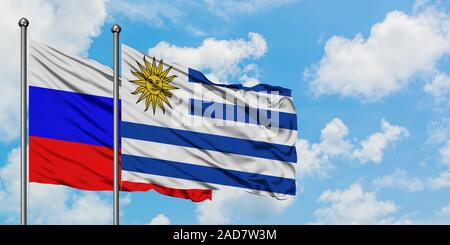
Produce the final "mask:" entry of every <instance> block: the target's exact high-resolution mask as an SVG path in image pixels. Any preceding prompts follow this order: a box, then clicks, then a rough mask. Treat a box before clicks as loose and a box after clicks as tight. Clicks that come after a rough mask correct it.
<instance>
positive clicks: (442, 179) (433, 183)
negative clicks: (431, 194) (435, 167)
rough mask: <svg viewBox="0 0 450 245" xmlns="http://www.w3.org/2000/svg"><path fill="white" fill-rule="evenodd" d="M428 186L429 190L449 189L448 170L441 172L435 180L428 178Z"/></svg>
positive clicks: (449, 175) (449, 176)
mask: <svg viewBox="0 0 450 245" xmlns="http://www.w3.org/2000/svg"><path fill="white" fill-rule="evenodd" d="M428 185H429V187H430V188H431V189H434V190H437V189H442V188H449V187H450V170H447V171H443V172H441V173H440V175H439V176H437V177H435V178H428Z"/></svg>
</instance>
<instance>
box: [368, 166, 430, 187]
mask: <svg viewBox="0 0 450 245" xmlns="http://www.w3.org/2000/svg"><path fill="white" fill-rule="evenodd" d="M372 185H373V186H374V187H375V188H377V189H381V188H386V187H390V188H398V189H401V190H405V191H407V192H417V191H421V190H423V189H424V183H423V182H422V180H420V179H419V178H414V177H410V176H408V174H407V173H406V172H405V171H402V170H399V169H397V170H395V172H394V173H393V174H390V175H386V176H383V177H378V178H376V179H374V180H373V182H372Z"/></svg>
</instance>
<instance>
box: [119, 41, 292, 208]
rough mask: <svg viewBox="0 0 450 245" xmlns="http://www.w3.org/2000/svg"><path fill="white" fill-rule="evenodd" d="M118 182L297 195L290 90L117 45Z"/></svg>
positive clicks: (282, 197)
mask: <svg viewBox="0 0 450 245" xmlns="http://www.w3.org/2000/svg"><path fill="white" fill-rule="evenodd" d="M122 62H123V63H122V71H123V74H122V78H123V80H122V81H123V83H122V87H121V99H122V128H121V130H122V180H123V181H130V182H138V183H151V184H157V185H162V186H166V187H170V188H175V189H212V190H220V189H224V188H240V189H244V190H245V191H247V192H250V193H255V194H263V195H270V196H273V197H276V198H278V199H284V198H286V197H288V196H295V187H296V186H295V167H294V164H295V163H296V162H297V155H296V150H295V143H296V139H297V119H296V112H295V108H294V106H293V103H292V98H291V91H290V90H288V89H285V88H281V87H274V86H269V85H263V84H260V85H257V86H254V87H244V86H242V85H235V84H234V85H224V84H215V83H212V82H210V81H209V80H208V79H207V78H206V77H205V76H204V75H203V74H202V73H200V72H199V71H196V70H194V69H191V68H185V67H183V66H181V65H178V64H173V63H169V62H166V61H161V60H158V59H154V58H152V57H148V56H145V55H143V54H142V53H140V52H138V51H136V50H134V49H132V48H130V47H128V46H126V45H122Z"/></svg>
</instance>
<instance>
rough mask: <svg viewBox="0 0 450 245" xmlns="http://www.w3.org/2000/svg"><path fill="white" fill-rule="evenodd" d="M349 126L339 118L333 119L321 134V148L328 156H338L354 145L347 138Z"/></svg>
mask: <svg viewBox="0 0 450 245" xmlns="http://www.w3.org/2000/svg"><path fill="white" fill-rule="evenodd" d="M348 132H349V130H348V128H347V126H346V125H345V124H344V123H343V122H342V121H341V120H340V119H338V118H335V119H333V120H331V121H330V122H329V123H327V125H326V126H325V128H324V129H322V131H321V134H320V145H319V147H320V149H321V152H323V153H324V154H325V155H327V156H338V155H342V154H345V153H346V152H348V151H349V150H350V149H351V148H352V145H351V143H350V142H349V141H348V140H347V139H345V138H346V137H347V135H348Z"/></svg>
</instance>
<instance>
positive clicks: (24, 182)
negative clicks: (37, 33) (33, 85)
mask: <svg viewBox="0 0 450 245" xmlns="http://www.w3.org/2000/svg"><path fill="white" fill-rule="evenodd" d="M28 25H29V22H28V20H27V19H26V18H23V17H22V18H21V19H20V20H19V26H20V83H21V85H20V86H21V88H20V91H21V92H20V115H21V118H20V224H21V225H26V224H27V201H28V200H27V194H28V166H27V163H28V160H27V28H28Z"/></svg>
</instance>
